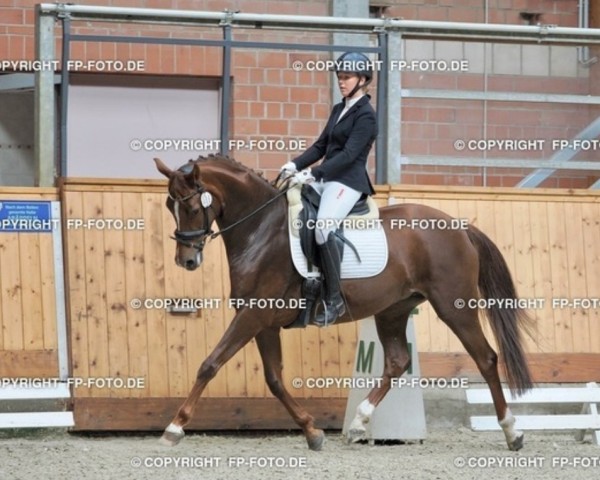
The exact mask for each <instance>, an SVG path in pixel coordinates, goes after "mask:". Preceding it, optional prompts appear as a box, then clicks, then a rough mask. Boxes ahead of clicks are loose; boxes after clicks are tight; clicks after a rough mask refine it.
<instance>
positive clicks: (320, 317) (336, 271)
mask: <svg viewBox="0 0 600 480" xmlns="http://www.w3.org/2000/svg"><path fill="white" fill-rule="evenodd" d="M319 255H320V257H321V269H322V271H323V276H324V279H323V280H324V297H325V298H324V299H323V310H322V311H319V313H318V314H317V316H316V318H315V324H316V325H318V326H320V327H326V326H328V325H331V324H333V323H334V322H335V321H336V319H337V318H338V317H340V316H342V315H343V314H344V312H345V311H346V305H345V303H344V299H343V298H342V295H341V293H340V283H341V279H340V270H341V269H340V263H341V261H342V259H341V255H340V251H339V249H338V246H337V243H336V241H335V235H334V234H333V232H332V233H330V234H329V237H327V242H325V243H324V244H323V245H319Z"/></svg>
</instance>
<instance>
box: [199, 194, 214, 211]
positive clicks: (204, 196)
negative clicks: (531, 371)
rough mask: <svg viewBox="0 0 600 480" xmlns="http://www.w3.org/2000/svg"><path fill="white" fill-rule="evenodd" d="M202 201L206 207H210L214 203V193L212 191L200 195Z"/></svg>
mask: <svg viewBox="0 0 600 480" xmlns="http://www.w3.org/2000/svg"><path fill="white" fill-rule="evenodd" d="M200 203H201V204H202V206H203V207H204V208H208V207H210V205H211V204H212V195H211V194H210V192H204V193H203V194H202V195H200Z"/></svg>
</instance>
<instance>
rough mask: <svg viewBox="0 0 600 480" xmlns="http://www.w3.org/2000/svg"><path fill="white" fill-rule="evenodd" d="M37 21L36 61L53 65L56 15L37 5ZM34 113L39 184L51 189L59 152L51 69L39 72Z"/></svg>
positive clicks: (36, 170)
mask: <svg viewBox="0 0 600 480" xmlns="http://www.w3.org/2000/svg"><path fill="white" fill-rule="evenodd" d="M35 19H36V20H35V38H36V43H35V58H36V60H39V61H41V62H45V61H48V62H53V61H54V59H55V55H54V53H55V52H54V15H52V14H43V13H41V10H40V6H39V5H37V6H36V7H35ZM34 111H35V116H34V118H35V120H34V122H35V124H34V137H35V141H34V157H35V185H37V186H39V187H51V186H53V185H54V167H55V151H56V149H55V135H54V132H55V122H56V118H55V95H54V71H53V69H51V68H41V69H38V70H36V72H35V90H34Z"/></svg>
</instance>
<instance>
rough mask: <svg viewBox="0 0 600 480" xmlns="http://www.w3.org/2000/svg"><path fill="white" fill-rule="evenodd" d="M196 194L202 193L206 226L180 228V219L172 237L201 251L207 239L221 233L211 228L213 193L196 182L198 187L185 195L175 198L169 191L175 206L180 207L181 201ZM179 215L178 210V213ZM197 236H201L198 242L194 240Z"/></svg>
mask: <svg viewBox="0 0 600 480" xmlns="http://www.w3.org/2000/svg"><path fill="white" fill-rule="evenodd" d="M196 195H200V205H202V210H203V214H204V226H203V227H202V228H201V229H200V230H179V221H178V222H177V223H178V225H177V227H178V228H177V229H175V231H174V232H173V236H172V237H170V238H172V239H173V240H175V241H176V242H177V243H179V244H181V245H183V246H185V247H190V248H195V249H196V250H198V251H199V252H201V251H202V250H203V249H204V245H205V244H206V240H207V239H209V238H210V239H211V240H212V239H213V238H215V237H217V236H218V235H220V232H217V233H214V232H213V231H212V230H211V228H210V223H211V222H210V221H209V219H208V209H209V208H212V199H213V198H212V194H211V193H210V192H208V191H207V190H206V189H205V188H204V187H202V186H201V185H198V184H196V189H195V190H194V191H193V192H192V193H190V194H188V195H186V196H185V197H181V198H175V197H173V195H171V193H170V192H169V198H170V199H171V200H173V202H175V208H178V207H179V203H183V202H186V201H188V200H189V199H191V198H193V197H195V196H196ZM176 216H178V212H177V213H176ZM196 237H200V240H198V241H197V242H196V243H194V242H193V241H192V240H193V239H194V238H196Z"/></svg>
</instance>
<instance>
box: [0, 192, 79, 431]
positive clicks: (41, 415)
mask: <svg viewBox="0 0 600 480" xmlns="http://www.w3.org/2000/svg"><path fill="white" fill-rule="evenodd" d="M4 201H6V200H4ZM22 203H26V202H22ZM29 203H30V204H31V205H33V206H35V205H39V204H44V203H46V202H45V201H31V202H29ZM47 203H49V204H50V205H49V212H50V217H51V218H50V219H48V218H45V217H44V218H41V217H40V218H38V215H40V211H41V210H40V209H37V208H33V209H32V210H30V211H34V212H35V213H34V214H32V215H33V217H32V218H29V220H36V221H45V220H52V221H53V222H56V224H57V225H61V224H62V221H61V211H60V202H58V201H50V202H47ZM49 233H50V234H51V235H52V249H53V266H54V279H55V291H54V294H55V301H56V333H57V350H58V352H57V354H58V374H59V377H60V380H66V379H67V378H68V377H69V364H68V361H69V360H68V359H69V353H68V347H67V321H66V305H65V287H64V286H65V280H64V269H63V265H64V262H63V244H62V232H61V229H60V228H51V229H50V231H49ZM23 235H27V233H23ZM41 380H43V379H41ZM68 398H71V391H70V389H69V387H68V385H67V384H66V383H60V382H56V383H55V384H54V385H51V386H44V387H43V388H40V387H39V386H37V387H36V386H35V385H32V386H20V387H17V386H8V387H4V388H2V387H0V404H1V403H2V401H11V400H54V399H68ZM74 425H75V422H74V419H73V412H65V411H59V412H57V411H52V412H51V411H42V412H20V413H1V414H0V429H1V428H40V427H72V426H74Z"/></svg>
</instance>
